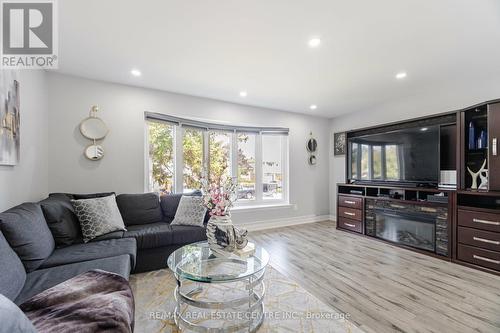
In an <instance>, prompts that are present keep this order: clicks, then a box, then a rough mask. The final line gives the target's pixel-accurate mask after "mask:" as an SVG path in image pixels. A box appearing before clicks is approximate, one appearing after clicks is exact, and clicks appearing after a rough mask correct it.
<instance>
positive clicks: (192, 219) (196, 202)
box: [171, 195, 207, 227]
mask: <svg viewBox="0 0 500 333" xmlns="http://www.w3.org/2000/svg"><path fill="white" fill-rule="evenodd" d="M206 211H207V209H206V208H205V207H203V198H202V197H193V196H185V195H183V196H182V198H181V201H180V202H179V207H178V208H177V212H176V213H175V218H174V220H173V221H172V223H171V224H172V225H192V226H199V227H202V226H203V220H204V219H205V213H206Z"/></svg>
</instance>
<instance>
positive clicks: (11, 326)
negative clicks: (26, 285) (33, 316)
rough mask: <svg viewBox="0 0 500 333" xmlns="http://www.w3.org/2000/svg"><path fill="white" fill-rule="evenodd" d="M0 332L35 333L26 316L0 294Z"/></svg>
mask: <svg viewBox="0 0 500 333" xmlns="http://www.w3.org/2000/svg"><path fill="white" fill-rule="evenodd" d="M0 323H2V325H1V327H0V332H23V333H36V329H35V327H33V324H32V323H31V321H30V320H29V319H28V317H26V315H25V314H24V313H23V312H22V311H21V309H20V308H18V307H17V306H16V305H15V304H14V303H12V302H11V301H10V300H9V299H8V298H7V297H5V296H4V295H2V294H0Z"/></svg>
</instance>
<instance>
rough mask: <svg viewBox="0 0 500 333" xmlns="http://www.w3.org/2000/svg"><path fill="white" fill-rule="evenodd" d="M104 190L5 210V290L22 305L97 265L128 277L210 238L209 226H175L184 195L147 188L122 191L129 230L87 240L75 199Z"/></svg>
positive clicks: (0, 233)
mask: <svg viewBox="0 0 500 333" xmlns="http://www.w3.org/2000/svg"><path fill="white" fill-rule="evenodd" d="M199 194H200V193H199V192H198V193H192V194H191V195H199ZM104 195H109V193H100V194H93V195H77V194H65V193H56V194H51V195H50V196H49V197H48V198H47V199H44V200H42V201H40V202H39V203H24V204H22V205H19V206H16V207H14V208H12V209H9V210H8V211H6V212H3V213H0V267H2V269H1V270H0V294H3V295H5V296H6V297H7V298H9V299H11V300H12V301H14V302H15V303H16V304H21V303H23V302H24V301H26V300H27V299H28V298H30V297H32V296H34V295H36V294H38V293H39V292H41V291H44V290H46V289H48V288H51V287H53V286H55V285H56V284H59V283H61V282H63V281H66V280H68V279H70V278H72V277H74V276H77V275H79V274H81V273H84V272H87V271H90V270H94V269H101V270H104V271H108V272H112V273H116V274H119V275H121V276H123V277H125V278H127V279H128V277H129V274H130V273H131V272H132V273H134V272H144V271H150V270H156V269H160V268H164V267H166V265H167V258H168V255H169V254H170V253H171V252H173V251H174V250H175V249H177V248H179V247H181V246H183V245H185V244H189V243H193V242H197V241H201V240H205V239H206V235H205V228H204V227H194V226H177V225H170V222H171V221H172V220H173V218H174V216H175V212H176V211H177V207H178V205H179V201H180V198H181V195H168V196H162V197H161V198H159V197H158V195H157V194H155V193H146V194H121V195H118V196H117V198H116V200H117V204H118V207H119V209H120V213H121V215H122V217H123V220H124V222H125V226H126V228H127V231H120V232H113V233H110V234H107V235H103V236H101V237H99V238H98V239H96V240H94V241H91V242H88V243H83V241H82V236H81V230H80V227H79V224H78V220H77V218H76V216H75V215H74V212H73V208H72V206H71V202H70V200H71V199H80V198H91V197H96V196H104ZM206 221H208V216H207V218H206ZM5 268H8V269H5Z"/></svg>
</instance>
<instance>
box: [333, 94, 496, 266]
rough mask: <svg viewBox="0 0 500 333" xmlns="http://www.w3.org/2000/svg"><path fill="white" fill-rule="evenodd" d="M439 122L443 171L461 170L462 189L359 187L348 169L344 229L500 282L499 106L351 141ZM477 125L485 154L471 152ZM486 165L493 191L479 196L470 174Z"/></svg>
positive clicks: (341, 195) (340, 218)
mask: <svg viewBox="0 0 500 333" xmlns="http://www.w3.org/2000/svg"><path fill="white" fill-rule="evenodd" d="M438 118H440V119H441V121H442V119H445V120H446V122H445V124H444V125H441V126H442V127H441V133H444V135H447V137H445V138H444V137H443V134H441V139H440V145H441V147H440V151H441V159H442V160H441V170H443V169H444V170H448V169H449V168H450V164H451V165H452V167H453V168H454V169H456V174H457V186H456V189H455V188H452V189H450V188H449V187H446V188H436V187H429V188H427V187H412V186H409V184H403V185H401V186H400V185H399V184H389V183H387V184H384V183H381V182H378V183H375V182H369V181H368V182H359V181H352V180H350V179H349V176H348V174H347V170H348V169H347V168H346V183H342V184H337V229H339V230H343V231H348V232H352V233H357V234H360V235H364V236H366V237H372V238H375V239H377V240H380V241H384V242H388V243H390V244H393V245H396V246H400V247H403V248H406V249H410V250H413V251H417V252H420V253H424V254H428V255H431V256H434V257H436V258H441V259H444V260H448V261H452V262H455V263H458V264H461V265H465V266H468V267H472V268H476V269H480V270H484V271H487V272H490V273H494V274H500V157H499V155H498V154H499V152H498V151H497V150H498V148H497V138H498V137H500V100H495V101H491V102H485V103H482V104H478V105H475V106H472V107H469V108H466V109H463V110H459V111H455V112H449V113H446V114H442V115H438V116H433V117H428V118H419V119H415V120H409V121H405V122H400V123H394V124H389V125H385V126H378V127H374V128H368V129H361V130H355V131H350V132H347V137H348V138H349V135H357V134H358V133H370V132H376V131H377V130H379V131H381V130H385V129H388V130H391V129H397V128H398V127H399V126H401V125H404V124H408V123H418V124H424V125H423V126H425V124H427V123H430V124H432V123H433V122H434V123H435V122H436V121H438V120H440V119H438ZM471 122H473V124H474V126H477V129H478V131H485V132H487V140H488V141H487V145H486V147H484V144H483V146H481V147H476V146H475V145H474V144H469V142H470V140H469V133H474V131H469V126H470V124H471ZM419 126H420V125H419ZM474 140H475V138H474ZM347 154H349V145H348V146H347ZM347 156H349V155H347ZM347 160H348V159H347V158H346V166H347V163H348V161H347ZM484 160H486V161H487V169H488V189H483V190H476V189H474V190H473V189H471V186H472V177H471V176H470V175H469V172H468V171H467V167H470V168H471V169H472V170H474V172H475V171H477V170H479V169H480V167H481V165H482V164H483V163H484ZM369 161H370V162H371V158H370V159H369ZM443 161H446V162H443ZM371 163H373V162H371ZM444 163H446V164H447V165H444ZM371 167H372V168H373V164H372V166H371ZM358 169H359V167H358ZM370 172H371V171H370Z"/></svg>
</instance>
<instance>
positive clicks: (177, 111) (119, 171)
mask: <svg viewBox="0 0 500 333" xmlns="http://www.w3.org/2000/svg"><path fill="white" fill-rule="evenodd" d="M49 90H50V101H49V106H50V107H49V109H50V112H49V145H50V149H49V158H50V168H49V190H50V192H58V191H64V192H99V191H116V192H117V193H140V192H143V190H144V179H145V177H144V139H145V135H144V134H145V133H144V111H146V110H147V111H153V112H160V113H165V114H170V115H176V116H180V117H197V118H204V119H207V120H212V121H215V122H217V121H230V122H231V123H234V124H247V125H248V124H252V125H255V126H279V127H288V128H290V137H289V145H290V174H289V176H290V202H291V203H293V204H296V208H293V207H291V208H290V207H289V208H279V209H277V208H275V209H264V210H256V211H252V212H234V214H233V218H234V220H235V222H236V223H245V224H247V223H254V222H260V221H264V220H267V221H268V223H273V224H280V223H284V222H285V221H284V220H282V219H286V220H287V221H288V222H299V221H311V220H314V219H318V218H321V217H323V218H324V216H325V215H328V214H329V198H328V193H329V187H328V162H329V161H328V146H329V144H328V137H329V136H328V135H329V121H328V119H325V118H318V117H309V116H305V115H299V114H293V113H288V112H281V111H276V110H269V109H263V108H254V107H247V106H242V105H237V104H232V103H225V102H221V101H216V100H210V99H205V98H197V97H192V96H186V95H180V94H173V93H168V92H163V91H158V90H152V89H143V88H136V87H131V86H125V85H119V84H112V83H106V82H100V81H93V80H87V79H82V78H77V77H72V76H67V75H61V74H55V73H50V74H49ZM93 104H97V105H99V106H100V109H101V111H100V117H102V118H103V120H104V121H105V122H106V123H107V124H108V126H109V128H110V133H109V135H108V136H107V137H106V139H105V140H104V142H103V144H102V145H103V147H104V149H105V156H104V158H103V159H102V160H101V161H97V162H94V161H89V160H87V159H86V158H85V157H84V156H83V154H82V153H83V149H84V148H85V146H86V145H88V144H89V141H88V140H86V139H84V138H83V137H82V136H81V134H80V133H79V129H78V125H79V123H80V121H81V120H82V119H83V118H85V117H87V115H88V110H89V108H90V106H91V105H93ZM310 131H312V132H313V133H314V135H315V136H316V138H317V140H318V142H319V152H318V154H317V156H318V164H317V165H316V166H309V165H308V163H307V157H308V153H307V151H306V147H305V145H306V140H307V139H308V138H309V132H310ZM269 220H273V221H270V222H269ZM276 220H277V221H276ZM260 225H262V224H260Z"/></svg>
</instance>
